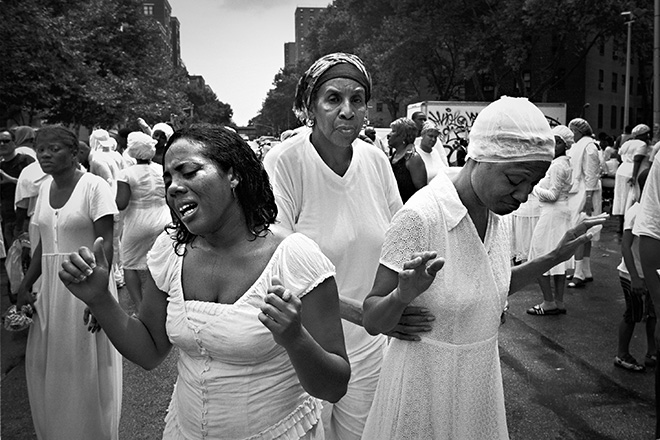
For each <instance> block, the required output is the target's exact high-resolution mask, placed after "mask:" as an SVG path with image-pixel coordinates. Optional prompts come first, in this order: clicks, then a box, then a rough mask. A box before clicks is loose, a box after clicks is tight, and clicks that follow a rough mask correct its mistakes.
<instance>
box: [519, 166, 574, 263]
mask: <svg viewBox="0 0 660 440" xmlns="http://www.w3.org/2000/svg"><path fill="white" fill-rule="evenodd" d="M572 174H573V172H572V168H571V161H570V159H569V158H568V156H561V157H557V158H555V159H554V160H553V161H552V163H551V164H550V168H548V171H547V172H546V174H545V177H544V178H543V179H542V180H541V181H540V182H539V183H538V185H536V186H535V187H534V194H535V195H536V197H538V199H539V204H540V207H541V215H540V217H539V221H538V223H537V224H536V228H535V229H534V234H533V235H532V241H531V245H530V248H529V258H528V259H529V260H533V259H534V258H537V257H540V256H542V255H545V254H547V253H548V252H550V251H552V250H553V249H555V248H556V247H557V245H558V244H559V242H560V241H561V239H562V238H563V237H564V234H565V233H566V232H567V231H568V230H569V229H571V228H572V227H573V224H574V223H573V212H572V210H571V207H570V206H569V203H568V196H569V191H570V190H571V185H572V180H573V179H572ZM573 266H574V260H573V258H571V259H569V260H567V261H564V262H562V263H559V264H558V265H556V266H554V267H552V268H551V269H550V270H549V271H548V272H546V273H544V275H546V276H549V275H565V274H566V271H567V270H569V269H573Z"/></svg>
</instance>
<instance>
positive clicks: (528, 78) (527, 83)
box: [523, 70, 532, 95]
mask: <svg viewBox="0 0 660 440" xmlns="http://www.w3.org/2000/svg"><path fill="white" fill-rule="evenodd" d="M523 86H524V87H525V90H523V93H524V94H525V95H527V94H529V92H530V90H531V89H532V72H530V71H529V70H525V71H524V72H523Z"/></svg>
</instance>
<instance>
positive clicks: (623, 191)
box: [612, 139, 651, 215]
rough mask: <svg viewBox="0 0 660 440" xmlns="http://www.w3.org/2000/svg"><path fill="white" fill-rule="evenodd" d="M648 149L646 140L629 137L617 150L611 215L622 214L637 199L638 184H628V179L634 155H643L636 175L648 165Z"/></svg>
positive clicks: (638, 192) (631, 170)
mask: <svg viewBox="0 0 660 440" xmlns="http://www.w3.org/2000/svg"><path fill="white" fill-rule="evenodd" d="M650 150H651V149H650V148H649V146H648V145H646V142H644V141H642V140H639V139H631V140H629V141H627V142H626V143H624V144H623V145H622V146H621V150H620V151H619V155H620V156H621V165H619V168H617V170H616V175H615V177H614V199H613V200H612V215H624V214H625V213H626V210H628V208H630V206H631V205H632V204H633V203H634V202H636V201H639V194H640V191H639V184H638V183H637V182H635V185H630V184H629V183H628V179H630V178H631V177H632V175H633V169H634V167H635V156H644V159H643V160H642V162H641V164H640V166H639V171H638V174H637V175H639V173H641V172H642V171H644V170H645V169H647V168H648V167H649V166H650V162H649V160H648V156H649V152H650Z"/></svg>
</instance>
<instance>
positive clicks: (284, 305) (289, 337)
mask: <svg viewBox="0 0 660 440" xmlns="http://www.w3.org/2000/svg"><path fill="white" fill-rule="evenodd" d="M271 282H272V286H271V287H270V288H269V289H268V293H267V294H266V298H265V301H264V304H263V305H262V306H261V313H259V320H260V321H261V322H262V323H263V325H265V326H266V328H268V330H270V332H271V333H272V334H273V339H275V342H277V343H278V344H279V345H281V346H283V347H286V346H287V345H288V344H291V343H292V342H293V341H295V340H296V339H298V338H299V337H300V336H301V334H302V316H301V312H302V302H301V301H300V299H299V298H298V297H296V296H295V295H292V294H291V292H289V291H288V290H286V288H285V287H284V286H283V285H282V282H281V281H280V279H279V278H277V277H273V278H272V280H271Z"/></svg>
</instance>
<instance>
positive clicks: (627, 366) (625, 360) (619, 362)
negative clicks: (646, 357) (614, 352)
mask: <svg viewBox="0 0 660 440" xmlns="http://www.w3.org/2000/svg"><path fill="white" fill-rule="evenodd" d="M614 365H615V366H617V367H619V368H623V369H624V370H628V371H634V372H637V373H642V372H644V370H646V368H645V367H644V365H640V364H638V363H637V361H636V360H635V358H634V357H632V356H631V355H629V354H628V355H626V356H623V357H619V356H616V357H615V358H614Z"/></svg>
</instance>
